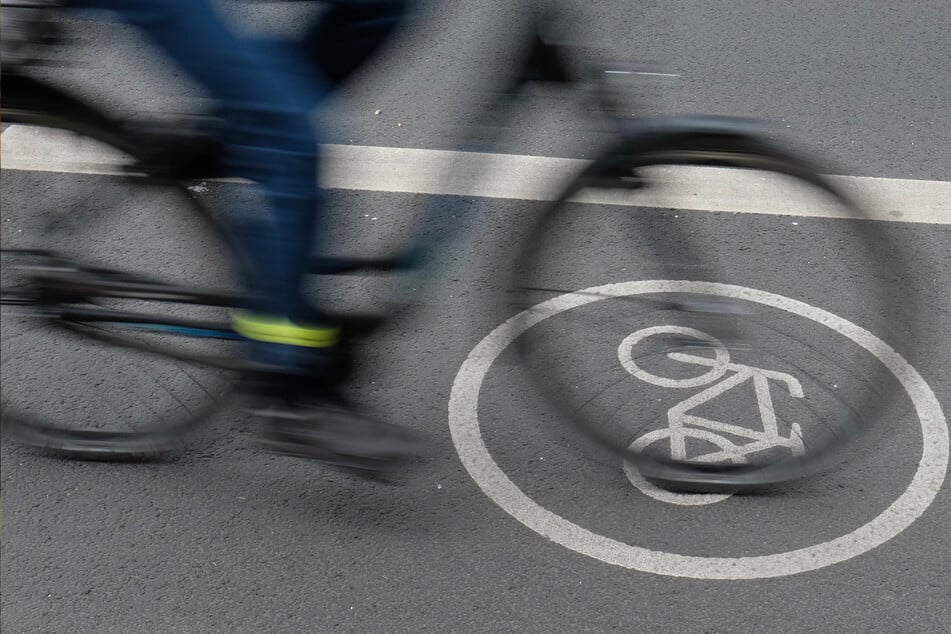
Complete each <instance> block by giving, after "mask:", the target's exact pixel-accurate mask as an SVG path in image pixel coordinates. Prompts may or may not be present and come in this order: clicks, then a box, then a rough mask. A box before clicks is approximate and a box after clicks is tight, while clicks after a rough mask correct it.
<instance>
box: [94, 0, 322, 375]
mask: <svg viewBox="0 0 951 634" xmlns="http://www.w3.org/2000/svg"><path fill="white" fill-rule="evenodd" d="M81 4H82V5H83V6H86V7H89V8H98V9H105V10H109V11H112V12H114V13H115V14H116V15H117V16H118V17H119V18H120V19H121V20H122V21H124V22H127V23H129V24H132V25H134V26H136V27H139V28H140V29H141V30H142V31H143V32H144V33H146V34H147V35H148V37H149V38H150V39H151V40H152V41H153V42H154V43H156V44H157V45H158V46H159V47H160V48H161V49H162V50H163V52H165V53H166V54H167V55H169V56H170V57H171V58H172V59H173V60H174V61H175V62H176V63H177V64H178V65H179V66H180V67H181V68H182V69H184V70H185V71H186V72H187V73H188V74H189V75H190V76H191V77H193V78H194V79H195V80H196V81H197V82H198V83H200V84H201V85H202V86H203V87H205V89H207V90H208V91H209V93H210V94H211V96H212V97H213V98H214V99H215V100H216V101H217V102H218V104H219V107H220V109H221V113H222V118H223V126H224V129H223V130H222V136H223V141H224V143H225V147H226V150H225V156H224V163H225V168H226V170H227V171H228V172H229V173H230V174H233V175H235V176H239V177H243V178H247V179H249V180H251V181H253V182H255V183H258V184H259V185H260V186H261V189H262V190H263V193H264V195H265V197H266V199H267V203H268V205H269V207H270V208H269V209H262V208H260V207H254V208H252V207H248V208H242V209H235V210H233V211H232V213H233V215H234V216H235V218H234V219H233V220H234V226H235V229H236V233H237V235H238V238H239V243H240V244H241V245H242V246H243V248H244V249H245V251H246V253H245V255H246V256H247V259H248V261H249V264H250V269H251V270H250V271H246V276H247V277H248V280H249V284H250V286H251V291H252V293H253V295H254V297H255V300H254V303H253V304H252V305H251V306H249V308H250V310H251V313H250V315H248V316H245V317H244V318H242V319H241V320H239V321H238V322H237V325H239V327H240V329H241V330H243V332H244V334H246V335H248V336H249V338H251V339H252V340H255V341H256V342H257V343H255V344H254V345H253V346H252V348H251V349H252V355H253V356H254V358H255V359H256V360H257V361H259V362H261V363H264V364H266V365H268V366H273V367H275V368H276V369H278V368H280V369H286V370H295V369H300V368H301V367H303V366H306V365H310V361H311V359H313V358H314V357H315V356H317V354H316V352H317V349H319V348H320V347H323V346H325V345H328V344H332V343H333V333H332V332H331V331H329V330H328V329H326V328H324V327H323V324H320V323H315V322H317V321H319V320H318V318H317V312H316V311H315V310H313V309H312V307H311V306H310V305H309V304H308V303H307V302H306V301H305V300H304V299H303V298H302V295H301V293H300V287H301V282H302V279H303V277H304V275H305V274H306V270H307V261H308V259H309V256H310V253H311V248H312V245H313V238H314V233H315V231H316V223H317V218H318V214H317V211H318V193H319V192H318V188H317V180H316V178H317V147H318V145H317V139H316V134H315V130H314V129H313V126H312V125H311V111H312V106H313V104H314V103H315V102H317V101H318V100H319V99H320V98H321V97H322V95H323V93H324V92H325V91H324V89H323V87H322V86H321V85H320V83H319V79H318V78H317V77H316V75H315V74H314V73H313V72H312V71H310V70H308V69H307V67H306V63H305V62H303V61H302V60H299V59H297V58H295V57H294V52H293V50H292V49H291V48H290V47H287V48H284V47H273V46H266V45H264V44H263V43H261V42H258V41H255V40H253V39H251V38H243V37H240V36H238V35H237V34H235V33H234V32H233V31H232V30H231V29H230V28H229V27H228V26H227V24H226V23H225V22H224V21H223V20H222V19H221V17H220V16H219V15H218V14H217V13H216V12H215V10H214V9H213V8H212V7H211V5H210V4H209V3H208V2H207V1H206V0H82V2H81Z"/></svg>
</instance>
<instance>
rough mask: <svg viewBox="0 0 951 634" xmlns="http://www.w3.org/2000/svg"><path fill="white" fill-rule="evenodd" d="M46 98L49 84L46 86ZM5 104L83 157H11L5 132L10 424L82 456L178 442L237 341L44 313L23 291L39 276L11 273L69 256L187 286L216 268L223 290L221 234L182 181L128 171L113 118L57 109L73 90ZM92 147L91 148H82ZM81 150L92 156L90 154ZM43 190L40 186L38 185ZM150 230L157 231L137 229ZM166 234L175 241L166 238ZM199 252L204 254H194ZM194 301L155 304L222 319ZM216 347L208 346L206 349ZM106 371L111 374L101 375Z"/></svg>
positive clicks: (220, 396)
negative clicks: (33, 160)
mask: <svg viewBox="0 0 951 634" xmlns="http://www.w3.org/2000/svg"><path fill="white" fill-rule="evenodd" d="M5 83H6V82H5ZM51 95H52V96H55V95H56V93H55V89H52V88H48V89H46V92H43V93H42V94H41V96H44V97H49V96H51ZM6 97H7V95H5V98H6ZM9 103H10V104H12V105H11V110H10V112H9V113H8V112H7V111H6V108H5V112H4V120H5V122H12V123H14V124H20V125H21V126H22V127H20V128H19V130H16V132H17V133H23V134H30V135H36V136H35V138H36V139H39V140H40V141H41V142H42V143H47V142H54V143H72V142H76V145H75V146H73V145H70V146H62V147H63V148H69V151H62V152H57V153H55V154H52V155H50V156H49V157H48V158H50V159H54V160H60V159H62V158H63V157H66V158H70V157H78V158H81V159H83V164H84V165H83V166H80V167H83V170H81V171H85V173H76V172H70V171H69V166H65V167H62V168H56V170H59V171H61V172H63V173H62V174H57V175H50V174H49V172H46V171H43V170H45V169H46V168H45V167H43V166H42V165H40V166H33V165H29V164H27V165H18V164H17V163H16V154H15V152H14V151H12V148H11V147H10V143H8V141H11V140H13V139H12V138H11V137H12V136H13V135H9V132H10V130H8V131H7V133H5V135H4V144H5V146H6V147H5V154H4V158H5V162H4V169H5V170H8V169H9V168H10V167H13V171H8V172H7V174H6V175H5V177H4V181H3V184H4V189H5V190H6V191H5V192H4V220H5V222H4V224H5V227H4V228H5V231H4V232H3V236H2V240H3V245H2V252H3V256H4V258H5V259H6V260H7V261H6V262H4V266H3V270H4V282H3V289H2V291H0V294H2V296H3V298H4V301H3V310H4V313H5V314H4V315H3V325H4V328H3V344H2V345H3V351H2V353H0V360H2V374H3V377H2V381H3V386H4V389H3V403H2V406H0V408H2V409H0V416H2V426H3V432H4V435H7V436H9V437H10V438H12V439H14V440H16V441H18V442H20V443H22V444H26V445H28V446H32V447H34V448H39V449H42V450H45V451H48V452H51V453H54V454H57V455H62V456H66V457H73V458H81V459H109V460H117V459H118V460H121V459H142V458H151V457H156V456H159V455H161V454H165V453H168V452H170V451H174V450H177V449H179V448H181V447H182V446H183V445H184V444H185V442H186V439H188V438H189V437H190V435H191V434H192V432H194V431H195V430H196V429H197V427H198V426H199V424H200V423H201V422H203V421H205V420H207V419H208V418H209V416H210V415H211V414H213V413H214V412H215V411H216V410H217V409H219V408H220V407H221V406H222V404H223V403H224V402H225V397H226V395H227V393H228V392H229V391H230V383H231V381H230V377H229V376H227V375H226V373H224V372H222V371H221V370H220V369H216V368H215V367H214V366H218V367H225V368H229V367H235V366H236V362H235V361H234V359H235V356H234V354H233V353H232V352H231V351H230V347H231V346H232V345H233V344H232V343H228V342H226V341H217V340H215V342H214V343H211V340H210V339H209V340H207V341H206V340H195V341H194V342H192V341H190V340H188V338H178V339H180V340H181V344H180V345H169V343H168V342H169V341H170V340H172V339H176V338H175V336H174V335H173V334H169V333H168V332H164V333H160V334H157V333H155V332H151V331H150V332H145V331H142V332H139V331H134V330H129V329H128V328H125V329H123V327H124V325H123V324H122V323H121V322H108V321H107V322H84V321H83V320H82V319H75V318H73V319H64V318H61V317H60V318H57V316H56V315H51V314H49V313H47V314H44V313H43V312H42V308H43V307H42V304H38V303H37V302H36V298H35V297H27V296H24V294H23V293H24V290H25V291H26V292H27V295H28V294H29V293H30V292H35V283H33V290H32V291H31V290H30V288H31V287H30V284H31V282H30V281H29V280H24V279H19V280H10V279H8V278H9V277H11V276H16V275H17V274H18V271H21V270H25V269H21V268H20V267H18V266H13V265H12V264H13V260H17V259H21V258H39V259H40V261H41V262H42V263H49V262H51V261H53V260H51V259H50V258H54V259H55V261H57V262H58V261H61V260H62V259H63V258H66V259H67V260H68V261H69V262H70V266H72V265H74V264H78V265H82V266H86V265H92V266H96V267H103V266H106V267H109V268H110V269H116V268H122V267H125V266H127V265H129V266H130V269H132V270H134V269H138V270H139V272H140V273H139V277H140V278H141V279H167V280H168V281H170V282H177V283H179V284H184V283H187V282H193V281H194V280H195V279H197V278H202V279H206V278H214V279H216V280H217V281H219V282H221V283H222V284H226V285H227V286H221V287H219V288H221V289H225V288H227V289H230V286H231V284H232V283H233V279H234V278H233V276H232V275H231V271H230V266H231V265H230V263H229V262H228V256H229V251H230V247H229V244H228V240H227V236H226V235H225V234H224V233H223V232H222V231H221V230H220V228H219V227H218V224H217V222H216V220H215V218H214V216H213V213H212V212H211V210H210V208H209V207H208V206H207V205H205V204H204V202H203V201H202V200H200V199H199V198H198V197H197V196H196V195H194V194H193V193H192V192H191V191H189V189H188V185H189V184H188V183H184V182H179V181H176V180H173V179H169V178H165V177H162V176H160V175H158V174H153V173H151V172H149V171H147V170H142V169H136V168H135V165H137V164H139V163H140V161H141V160H142V159H143V158H144V157H143V156H142V154H143V153H144V151H145V150H146V148H144V147H141V145H140V144H139V142H138V139H137V138H136V137H135V136H133V135H130V134H125V133H123V132H122V131H121V130H122V127H121V126H120V125H118V122H116V121H115V120H113V119H111V118H110V117H109V116H107V115H105V114H104V113H101V112H99V111H98V110H96V109H95V108H94V107H92V106H90V105H88V104H81V107H73V108H66V109H64V108H61V107H59V106H62V105H63V104H67V105H69V104H73V105H75V103H76V102H75V100H74V99H66V98H64V99H62V100H55V99H50V100H46V99H44V100H41V101H34V102H32V103H28V104H21V103H20V102H19V101H18V100H17V99H16V98H13V96H12V95H11V99H9ZM4 105H5V106H6V105H7V104H6V103H5V104H4ZM24 105H26V106H27V107H23V106H24ZM14 108H15V110H14ZM51 139H52V140H51ZM42 143H36V144H34V145H33V150H34V151H36V150H37V148H42V147H44V146H43V145H42ZM76 148H78V150H76V152H73V150H74V149H76ZM90 148H92V149H90ZM87 150H89V151H91V152H92V154H91V155H85V154H84V152H86V151H87ZM89 156H93V157H94V158H95V159H96V161H94V162H93V163H90V164H89V165H86V164H85V159H87V158H89ZM7 159H12V160H9V161H8V160H7ZM33 167H35V168H36V169H35V170H34V169H32V168H33ZM86 167H88V168H89V169H85V168H86ZM18 168H19V169H18ZM60 181H62V182H60ZM40 190H42V191H43V192H44V193H45V194H46V197H44V196H37V195H36V192H37V191H40ZM17 201H19V203H20V204H18V203H17ZM109 204H115V207H109ZM150 229H151V230H152V231H154V232H155V235H154V236H148V235H145V232H147V231H149V230H150ZM170 233H171V234H174V235H175V240H174V242H173V243H170V242H169V241H167V240H163V239H162V236H167V235H169V234H170ZM83 236H84V237H85V239H88V241H87V240H84V239H83ZM163 245H164V246H163ZM186 245H187V246H186ZM186 250H188V251H189V253H186ZM196 254H198V255H200V256H201V259H198V260H194V261H192V262H188V256H189V255H192V256H193V255H196ZM183 262H184V263H185V264H182V263H183ZM22 284H26V285H27V286H23V285H22ZM229 292H231V291H230V290H227V291H225V290H222V293H223V294H226V293H229ZM17 293H19V295H17ZM235 295H236V294H235ZM18 298H19V299H20V300H22V301H16V300H17V299H18ZM188 299H189V298H188V297H184V298H183V303H182V304H175V303H168V302H166V303H163V304H162V308H161V310H160V311H158V312H160V313H162V314H172V313H174V314H180V315H183V316H184V315H186V314H187V316H189V317H193V316H194V315H196V314H198V313H201V314H202V315H207V314H210V313H212V312H214V314H215V317H216V323H222V324H227V323H228V322H227V313H226V311H225V308H223V307H201V306H196V305H190V304H189V303H188ZM130 303H134V304H135V305H136V306H137V307H140V306H141V305H142V304H143V303H148V302H144V301H135V302H132V300H129V299H122V298H115V297H111V298H106V297H102V298H100V297H96V296H93V295H89V294H82V295H81V296H77V297H76V302H75V304H76V305H77V306H79V307H82V308H86V309H95V310H98V309H99V308H101V307H102V306H106V307H108V308H115V307H116V306H128V305H129V304H130ZM14 304H18V305H14ZM150 305H152V304H150ZM125 326H128V324H125ZM173 330H174V329H173ZM211 346H213V347H214V348H215V350H214V352H209V351H208V348H209V347H211ZM176 357H177V358H176ZM195 363H204V364H206V365H204V366H202V365H194V364H195ZM113 371H114V372H115V373H116V375H115V376H114V377H113V378H106V377H105V376H104V375H105V374H106V373H108V372H113ZM53 393H55V395H54V394H53ZM117 427H118V429H117Z"/></svg>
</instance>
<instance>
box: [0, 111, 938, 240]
mask: <svg viewBox="0 0 951 634" xmlns="http://www.w3.org/2000/svg"><path fill="white" fill-rule="evenodd" d="M2 140H3V155H2V168H3V169H9V170H28V171H45V172H69V173H79V174H113V173H116V172H117V171H118V165H119V164H120V163H121V160H119V159H117V157H116V156H115V155H114V154H112V153H109V152H106V151H104V148H102V146H98V147H96V146H91V145H90V146H84V147H82V148H78V149H77V148H73V147H70V146H69V144H68V143H65V142H64V139H62V138H57V137H56V135H55V134H54V133H52V132H50V131H49V130H45V129H43V128H38V127H34V126H25V125H11V126H9V127H7V128H6V129H5V130H4V131H3V134H2ZM322 151H323V153H324V155H323V160H321V166H322V167H321V170H322V171H321V183H322V184H323V186H324V187H327V188H329V189H347V190H360V191H381V192H399V193H413V194H434V195H451V196H477V197H484V198H502V199H514V200H534V201H548V200H553V199H554V197H555V196H556V195H557V194H558V192H559V191H560V190H561V188H562V187H563V186H564V184H565V182H566V181H567V179H569V178H571V177H572V176H573V175H575V174H577V173H579V172H580V171H581V170H583V169H584V167H585V166H586V165H588V164H589V162H588V161H585V160H581V159H565V158H551V157H544V156H525V155H515V154H489V153H477V152H452V151H447V150H426V149H415V148H395V147H372V146H360V145H325V146H323V148H322ZM450 170H452V171H451V172H450ZM658 172H660V173H659V175H658V176H659V177H660V178H663V176H664V173H665V172H664V170H658ZM724 173H725V169H724V168H715V167H683V168H676V170H667V171H666V174H668V175H670V177H671V178H672V179H674V186H672V187H669V188H663V189H662V190H661V191H656V192H652V191H638V192H627V191H622V190H616V191H611V190H588V191H583V192H581V193H579V194H578V195H577V196H576V198H575V200H577V201H578V202H583V203H590V204H602V205H621V206H632V207H659V208H664V209H683V210H692V211H718V212H730V213H743V214H765V215H784V216H798V217H817V218H843V217H848V216H847V215H846V212H845V210H843V209H842V208H841V206H840V205H838V204H832V203H831V202H830V201H822V200H809V201H808V202H805V201H802V200H798V199H796V198H795V197H792V198H789V197H784V196H777V195H776V189H775V186H774V184H773V183H771V181H769V180H763V179H757V178H744V179H740V180H739V181H738V180H737V179H736V178H735V176H734V175H735V173H736V172H735V171H733V172H732V174H731V177H728V178H724ZM452 174H464V175H465V176H463V177H454V176H452ZM473 175H476V176H477V177H474V176H473ZM674 175H676V177H674ZM831 178H832V180H833V181H834V182H835V184H837V185H838V186H840V187H841V188H842V189H843V190H844V191H846V192H848V193H850V194H852V195H853V197H855V199H856V200H857V201H858V202H860V203H862V204H863V206H864V208H865V209H866V210H868V212H869V216H870V217H871V218H873V219H877V220H889V221H902V222H919V223H931V224H951V182H948V181H922V180H907V179H892V178H870V177H859V176H832V177H831ZM700 192H702V195H698V193H700Z"/></svg>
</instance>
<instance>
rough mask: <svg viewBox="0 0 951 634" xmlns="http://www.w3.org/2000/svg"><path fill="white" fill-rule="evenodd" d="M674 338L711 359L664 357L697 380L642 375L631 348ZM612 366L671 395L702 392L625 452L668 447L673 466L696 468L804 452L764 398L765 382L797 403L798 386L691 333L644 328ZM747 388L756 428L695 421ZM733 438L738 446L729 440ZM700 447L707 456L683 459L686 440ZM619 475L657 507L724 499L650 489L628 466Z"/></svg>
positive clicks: (796, 429)
mask: <svg viewBox="0 0 951 634" xmlns="http://www.w3.org/2000/svg"><path fill="white" fill-rule="evenodd" d="M671 335H674V336H677V337H679V338H685V337H686V338H691V339H694V340H696V341H698V342H700V343H702V344H703V348H704V350H705V351H707V352H712V353H713V356H712V357H710V356H702V355H698V354H690V353H688V352H669V353H667V355H666V356H667V358H668V359H670V360H672V361H676V362H678V363H683V364H688V365H693V366H696V367H697V368H698V369H700V370H703V371H702V372H701V373H700V374H699V375H697V376H691V377H688V378H670V377H664V376H658V375H656V374H653V373H651V372H648V371H647V370H645V369H644V368H642V367H641V366H640V365H638V363H637V361H635V358H636V355H635V347H636V346H637V345H638V344H640V343H642V342H643V341H644V340H645V339H647V338H649V337H654V336H671ZM618 360H619V361H620V362H621V365H622V366H623V367H624V369H625V370H627V371H628V372H629V373H631V374H632V375H633V376H634V377H636V378H638V379H640V380H641V381H644V382H646V383H650V384H652V385H657V386H660V387H667V388H674V389H690V388H697V387H704V386H706V387H705V389H703V390H701V391H700V392H697V393H696V394H693V395H692V396H690V397H688V398H686V399H684V400H683V401H681V402H680V403H677V404H676V405H674V406H673V407H671V408H670V409H669V410H668V411H667V427H665V428H662V429H656V430H653V431H649V432H647V433H645V434H643V435H642V436H640V437H638V438H636V439H635V440H634V441H633V442H632V443H631V448H632V449H634V450H637V451H642V450H644V449H646V448H647V447H649V446H650V445H653V444H654V443H657V442H665V443H669V446H670V456H671V458H673V459H675V460H687V459H689V460H693V461H697V462H727V461H728V462H733V463H745V462H747V458H748V456H750V455H752V454H755V453H758V452H761V451H766V450H772V449H776V448H786V449H788V450H789V451H790V452H792V453H793V454H794V455H801V454H802V453H803V452H804V447H803V442H802V430H801V428H800V426H799V425H798V424H797V423H793V424H792V425H790V428H789V433H788V435H785V436H784V435H783V434H782V433H780V430H779V422H778V419H777V416H776V410H775V408H774V406H773V398H772V395H771V393H770V389H771V388H770V382H773V383H776V384H778V385H780V386H781V387H782V388H784V390H785V391H786V392H788V393H789V395H790V396H792V397H794V398H802V397H803V390H802V385H801V384H800V383H799V381H798V380H797V379H796V378H795V377H794V376H792V375H790V374H787V373H785V372H776V371H773V370H767V369H764V368H756V367H752V366H749V365H744V364H741V363H734V362H733V361H731V359H730V351H729V350H727V348H726V346H724V345H723V344H722V343H721V342H720V341H719V340H717V339H716V338H714V337H712V336H710V335H708V334H707V333H705V332H701V331H699V330H696V329H694V328H685V327H681V326H655V327H652V328H644V329H643V330H638V331H637V332H635V333H633V334H631V335H629V336H628V337H626V338H625V339H624V341H622V342H621V345H620V346H619V347H618ZM746 384H749V385H751V386H752V388H753V395H754V397H755V399H756V405H757V409H758V413H759V422H760V423H761V426H760V428H758V429H756V428H749V427H744V426H741V425H735V424H732V423H725V422H722V421H717V420H713V419H711V418H708V417H704V416H699V415H697V414H696V412H695V410H696V409H697V408H698V407H700V406H701V405H703V404H705V403H709V402H711V401H713V400H715V399H717V398H719V397H720V396H722V395H723V394H725V393H726V392H729V391H731V390H734V389H736V388H738V387H740V386H742V385H746ZM731 437H732V438H736V439H738V440H736V441H734V440H731ZM690 438H692V439H695V440H697V441H701V442H700V443H698V444H700V445H701V446H705V447H711V446H712V447H713V449H712V450H711V451H706V452H703V453H696V454H695V455H689V454H688V449H687V440H688V439H690ZM624 471H625V474H626V475H627V477H628V479H629V480H630V481H631V483H632V484H634V486H636V487H637V488H638V489H640V490H641V491H642V492H643V493H644V494H646V495H649V496H650V497H653V498H655V499H657V500H661V501H663V502H670V503H672V504H682V505H698V504H712V503H714V502H719V501H721V500H724V499H726V498H728V497H729V495H682V494H675V493H671V492H669V491H664V490H663V489H661V488H659V487H656V486H654V485H653V484H650V483H649V482H647V481H646V480H645V479H644V478H642V477H641V476H640V474H639V473H638V472H637V470H636V469H635V468H634V467H633V466H631V465H630V464H628V463H625V465H624Z"/></svg>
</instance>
